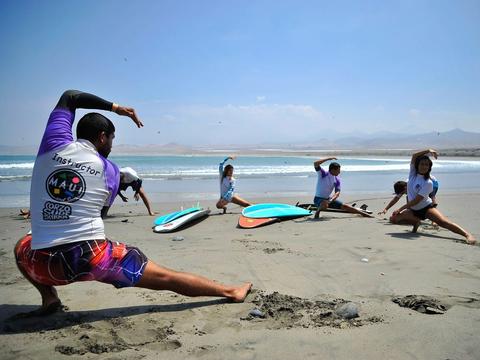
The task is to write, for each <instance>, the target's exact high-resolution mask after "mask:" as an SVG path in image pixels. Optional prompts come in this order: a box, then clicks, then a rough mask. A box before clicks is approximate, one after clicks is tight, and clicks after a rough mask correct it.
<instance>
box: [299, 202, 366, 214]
mask: <svg viewBox="0 0 480 360" xmlns="http://www.w3.org/2000/svg"><path fill="white" fill-rule="evenodd" d="M296 206H298V207H301V208H303V209H307V210H310V211H317V205H315V204H297V205H296ZM353 208H354V209H356V210H358V211H361V212H364V213H367V214H368V215H372V214H373V212H372V211H370V210H367V209H362V208H359V207H356V206H354V207H353ZM322 211H329V212H339V213H349V212H348V211H346V210H342V209H332V208H327V209H325V210H322ZM349 214H351V213H349Z"/></svg>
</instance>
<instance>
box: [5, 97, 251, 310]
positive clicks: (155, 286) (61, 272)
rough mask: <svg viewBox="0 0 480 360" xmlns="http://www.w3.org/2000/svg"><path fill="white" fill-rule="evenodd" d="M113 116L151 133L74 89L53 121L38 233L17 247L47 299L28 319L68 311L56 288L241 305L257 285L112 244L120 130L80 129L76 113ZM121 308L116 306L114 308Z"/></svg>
mask: <svg viewBox="0 0 480 360" xmlns="http://www.w3.org/2000/svg"><path fill="white" fill-rule="evenodd" d="M80 108H81V109H98V110H104V111H112V112H115V113H116V114H118V115H122V116H127V117H130V118H131V119H132V120H133V122H134V123H135V124H136V125H137V126H138V127H139V128H140V127H142V126H143V124H142V122H141V121H140V120H139V119H138V117H137V115H136V113H135V110H134V109H132V108H129V107H123V106H119V105H117V104H114V103H112V102H109V101H106V100H104V99H101V98H99V97H97V96H95V95H92V94H88V93H84V92H80V91H76V90H69V91H66V92H64V93H63V95H62V96H61V98H60V100H59V102H58V104H57V106H56V107H55V109H54V110H53V111H52V113H51V114H50V118H49V119H48V123H47V126H46V130H45V133H44V135H43V139H42V141H41V144H40V149H39V151H38V154H37V158H36V160H35V166H34V167H33V174H32V187H31V192H30V204H31V216H32V233H31V235H25V236H24V237H23V238H22V239H20V240H19V241H18V243H17V244H16V246H15V250H14V254H15V259H16V263H17V266H18V268H19V270H20V272H21V273H22V274H23V276H24V277H25V278H26V279H27V280H28V281H30V283H31V284H32V285H33V286H35V288H36V289H37V290H38V291H39V292H40V295H41V297H42V306H41V307H40V308H39V309H37V310H35V311H33V312H31V313H28V314H24V315H22V316H39V315H47V314H51V313H53V312H56V311H58V310H59V309H61V302H60V298H59V297H58V294H57V291H56V290H55V287H56V286H60V285H67V284H70V283H73V282H78V281H92V280H96V281H100V282H103V283H107V284H110V285H113V286H114V287H116V288H123V287H134V286H135V287H140V288H146V289H152V290H170V291H174V292H176V293H179V294H182V295H186V296H218V297H225V298H228V299H230V300H232V301H235V302H241V301H243V300H244V299H245V297H246V296H247V293H248V292H249V291H250V288H251V286H252V284H251V283H249V282H247V283H244V284H242V285H239V286H226V285H222V284H220V283H218V282H215V281H213V280H209V279H207V278H204V277H202V276H199V275H195V274H191V273H185V272H179V271H174V270H171V269H168V268H166V267H163V266H160V265H157V264H156V263H154V262H153V261H152V260H150V259H148V258H147V256H146V255H145V254H144V253H143V252H142V251H141V250H140V249H138V248H136V247H134V246H130V245H126V244H125V243H122V242H117V241H110V240H109V239H108V238H107V237H106V234H105V228H104V223H103V220H102V218H101V216H100V212H101V209H102V207H103V206H104V204H106V205H111V204H112V202H113V200H114V199H115V196H116V195H117V192H118V186H119V183H120V176H119V169H118V167H117V166H116V165H115V164H114V163H112V162H111V161H109V160H108V159H107V157H108V155H109V153H110V151H111V149H112V143H113V138H114V137H115V126H114V125H113V123H112V121H110V120H109V119H108V118H106V117H105V116H103V115H101V114H98V113H88V114H86V115H85V116H84V117H82V119H80V121H79V123H78V125H77V140H74V139H73V134H72V126H73V122H74V118H75V111H76V109H80ZM113 304H114V305H115V303H113Z"/></svg>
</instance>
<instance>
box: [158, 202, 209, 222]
mask: <svg viewBox="0 0 480 360" xmlns="http://www.w3.org/2000/svg"><path fill="white" fill-rule="evenodd" d="M200 210H202V208H201V207H198V206H194V207H191V208H188V209H185V210H180V211H174V212H172V213H169V214H166V215H162V216H159V217H158V218H156V219H155V221H154V222H153V226H157V225H162V224H166V223H168V222H170V221H173V220H175V219H177V218H179V217H182V216H184V215H187V214H190V213H193V212H196V211H200Z"/></svg>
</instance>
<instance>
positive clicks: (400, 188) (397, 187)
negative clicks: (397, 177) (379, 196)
mask: <svg viewBox="0 0 480 360" xmlns="http://www.w3.org/2000/svg"><path fill="white" fill-rule="evenodd" d="M406 188H407V182H406V181H397V182H396V183H395V184H393V191H395V194H397V195H400V194H401V193H403V192H404V191H405V190H406Z"/></svg>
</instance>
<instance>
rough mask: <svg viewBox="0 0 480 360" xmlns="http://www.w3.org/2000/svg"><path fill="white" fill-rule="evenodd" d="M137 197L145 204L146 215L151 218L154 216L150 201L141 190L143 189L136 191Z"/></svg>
mask: <svg viewBox="0 0 480 360" xmlns="http://www.w3.org/2000/svg"><path fill="white" fill-rule="evenodd" d="M138 195H140V197H141V198H142V201H143V203H144V204H145V207H146V208H147V210H148V215H150V216H153V215H155V212H154V211H153V210H152V206H151V205H150V201H149V200H148V198H147V194H145V191H144V190H143V187H141V188H140V190H138Z"/></svg>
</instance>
